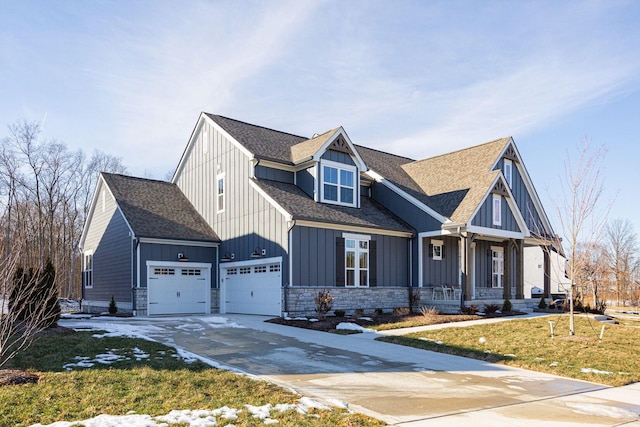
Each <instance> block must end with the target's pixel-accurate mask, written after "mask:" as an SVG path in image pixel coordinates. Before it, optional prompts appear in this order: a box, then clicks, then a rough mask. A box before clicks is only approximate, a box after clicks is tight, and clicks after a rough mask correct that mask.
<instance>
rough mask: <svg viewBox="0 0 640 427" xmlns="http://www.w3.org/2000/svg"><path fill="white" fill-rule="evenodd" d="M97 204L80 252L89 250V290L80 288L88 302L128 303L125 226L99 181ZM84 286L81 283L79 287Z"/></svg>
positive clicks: (128, 238)
mask: <svg viewBox="0 0 640 427" xmlns="http://www.w3.org/2000/svg"><path fill="white" fill-rule="evenodd" d="M96 191H97V194H98V199H97V203H96V206H95V210H94V212H93V216H92V218H91V223H90V227H89V229H88V230H87V235H86V236H85V241H84V246H83V251H84V252H85V253H86V252H87V251H93V287H92V288H84V294H83V295H84V296H83V298H84V299H85V300H88V301H103V302H108V301H110V300H111V296H112V295H113V297H114V298H115V300H116V302H126V303H131V301H132V292H131V278H132V274H131V260H132V256H131V253H132V252H131V251H132V241H131V236H130V234H129V226H128V225H127V223H126V221H125V220H124V218H123V217H122V214H121V212H120V210H118V209H117V205H116V202H115V200H114V199H113V197H111V193H110V192H109V191H108V190H107V189H106V188H105V186H104V183H103V182H102V181H101V180H100V185H99V186H98V189H97V190H96ZM83 287H84V284H83Z"/></svg>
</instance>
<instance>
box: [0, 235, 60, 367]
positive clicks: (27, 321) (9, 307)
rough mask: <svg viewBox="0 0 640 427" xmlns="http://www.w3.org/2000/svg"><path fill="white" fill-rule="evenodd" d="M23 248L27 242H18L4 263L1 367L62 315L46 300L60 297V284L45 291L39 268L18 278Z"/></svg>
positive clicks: (0, 273)
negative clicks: (38, 283)
mask: <svg viewBox="0 0 640 427" xmlns="http://www.w3.org/2000/svg"><path fill="white" fill-rule="evenodd" d="M3 249H4V248H3ZM23 249H24V246H23V245H20V244H16V243H14V244H13V245H12V248H11V251H10V255H9V257H8V259H5V262H4V263H2V265H1V266H0V281H1V283H2V284H1V285H0V367H2V366H3V365H4V364H5V363H6V362H7V361H9V360H10V359H11V358H13V357H14V356H15V355H16V354H18V353H19V352H21V351H23V350H25V349H26V348H28V347H29V345H31V343H32V342H33V340H34V339H35V337H36V334H37V333H38V332H40V331H42V330H44V329H46V328H47V327H49V326H51V324H52V323H54V322H55V319H56V318H57V316H58V314H59V312H58V311H57V310H55V309H54V308H53V307H52V306H51V305H48V304H47V303H46V302H47V301H49V300H50V299H51V298H55V297H56V295H57V292H56V287H55V286H50V287H48V288H46V289H44V290H43V288H41V287H39V286H37V281H38V277H39V276H40V274H39V271H35V272H33V274H30V275H27V276H25V275H19V276H20V277H17V275H16V272H18V271H19V262H20V261H21V257H22V253H23ZM23 277H26V278H25V279H24V280H20V279H21V278H23ZM43 291H44V292H43ZM25 301H27V302H32V301H37V302H39V303H35V304H34V303H24V302H25Z"/></svg>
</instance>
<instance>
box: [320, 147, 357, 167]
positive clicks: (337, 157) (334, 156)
mask: <svg viewBox="0 0 640 427" xmlns="http://www.w3.org/2000/svg"><path fill="white" fill-rule="evenodd" d="M321 158H322V159H324V160H331V161H332V162H337V163H344V164H347V165H351V166H355V165H356V164H355V163H354V162H353V159H352V158H351V156H350V155H348V154H347V153H341V152H339V151H333V150H327V151H326V152H325V153H324V154H323V155H322V157H321Z"/></svg>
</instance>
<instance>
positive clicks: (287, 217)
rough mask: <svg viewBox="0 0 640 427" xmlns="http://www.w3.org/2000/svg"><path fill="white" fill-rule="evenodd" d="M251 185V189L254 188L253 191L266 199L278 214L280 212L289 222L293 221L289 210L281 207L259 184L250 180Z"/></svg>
mask: <svg viewBox="0 0 640 427" xmlns="http://www.w3.org/2000/svg"><path fill="white" fill-rule="evenodd" d="M249 185H250V186H251V187H253V189H254V190H256V191H257V192H258V193H259V194H260V195H261V196H262V197H264V199H265V200H266V201H267V202H269V204H270V205H271V206H273V207H274V208H275V209H276V210H277V211H278V212H280V213H281V214H282V216H284V217H285V219H286V220H287V221H293V216H292V215H291V214H290V213H289V212H287V210H286V209H285V208H283V207H282V206H280V204H279V203H278V202H276V201H275V200H274V199H273V198H272V197H271V196H270V195H269V194H267V192H266V191H264V190H263V189H262V188H260V186H259V185H258V184H256V183H255V181H253V180H251V179H250V180H249Z"/></svg>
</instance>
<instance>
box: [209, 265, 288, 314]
mask: <svg viewBox="0 0 640 427" xmlns="http://www.w3.org/2000/svg"><path fill="white" fill-rule="evenodd" d="M221 270H222V274H221V277H222V279H223V280H222V283H223V298H224V299H223V301H224V305H225V311H226V312H227V313H243V314H263V315H269V316H280V315H281V314H282V302H281V301H282V286H281V283H282V272H281V271H280V270H281V261H280V259H278V261H276V262H265V260H261V262H249V263H245V262H242V263H234V265H228V266H224V267H222V268H221Z"/></svg>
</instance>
